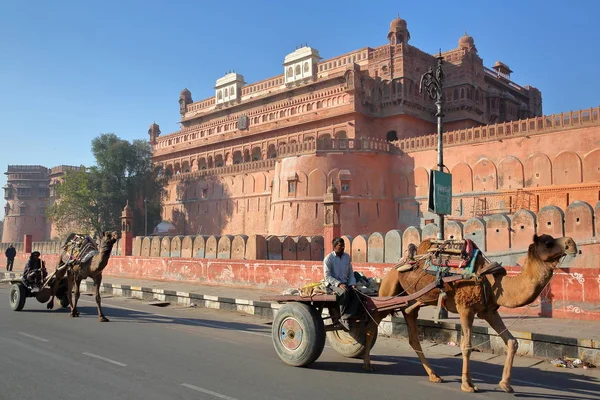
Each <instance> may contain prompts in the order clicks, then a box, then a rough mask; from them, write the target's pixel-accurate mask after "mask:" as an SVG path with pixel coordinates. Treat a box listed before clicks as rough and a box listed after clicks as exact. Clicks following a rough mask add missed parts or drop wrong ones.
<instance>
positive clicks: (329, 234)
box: [323, 181, 342, 255]
mask: <svg viewBox="0 0 600 400" xmlns="http://www.w3.org/2000/svg"><path fill="white" fill-rule="evenodd" d="M340 204H341V201H340V195H339V193H338V191H337V189H336V188H335V186H334V184H333V181H332V182H331V186H329V188H327V193H326V194H325V199H324V200H323V205H324V206H325V209H324V216H325V221H324V223H323V239H324V241H325V243H324V248H325V255H327V254H329V253H331V252H332V251H333V245H332V243H331V242H332V241H333V239H334V238H335V237H340V236H341V235H342V226H341V225H340Z"/></svg>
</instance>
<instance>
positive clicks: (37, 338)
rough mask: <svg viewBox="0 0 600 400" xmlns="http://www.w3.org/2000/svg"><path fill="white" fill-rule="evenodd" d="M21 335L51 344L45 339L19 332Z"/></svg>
mask: <svg viewBox="0 0 600 400" xmlns="http://www.w3.org/2000/svg"><path fill="white" fill-rule="evenodd" d="M19 335H21V336H25V337H28V338H31V339H35V340H39V341H40V342H49V340H48V339H44V338H41V337H38V336H33V335H30V334H29V333H25V332H19Z"/></svg>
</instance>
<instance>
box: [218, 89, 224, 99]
mask: <svg viewBox="0 0 600 400" xmlns="http://www.w3.org/2000/svg"><path fill="white" fill-rule="evenodd" d="M222 98H223V92H221V91H220V90H219V93H218V94H217V99H219V100H221V99H222Z"/></svg>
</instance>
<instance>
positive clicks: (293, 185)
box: [288, 181, 297, 194]
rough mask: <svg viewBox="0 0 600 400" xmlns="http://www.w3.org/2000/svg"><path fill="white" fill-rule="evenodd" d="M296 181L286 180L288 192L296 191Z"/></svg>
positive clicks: (293, 192)
mask: <svg viewBox="0 0 600 400" xmlns="http://www.w3.org/2000/svg"><path fill="white" fill-rule="evenodd" d="M296 183H297V182H296V181H288V194H295V193H296Z"/></svg>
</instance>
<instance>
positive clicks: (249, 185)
mask: <svg viewBox="0 0 600 400" xmlns="http://www.w3.org/2000/svg"><path fill="white" fill-rule="evenodd" d="M243 192H244V193H250V194H251V193H254V176H252V175H250V174H249V175H246V176H245V177H244V190H243Z"/></svg>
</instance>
